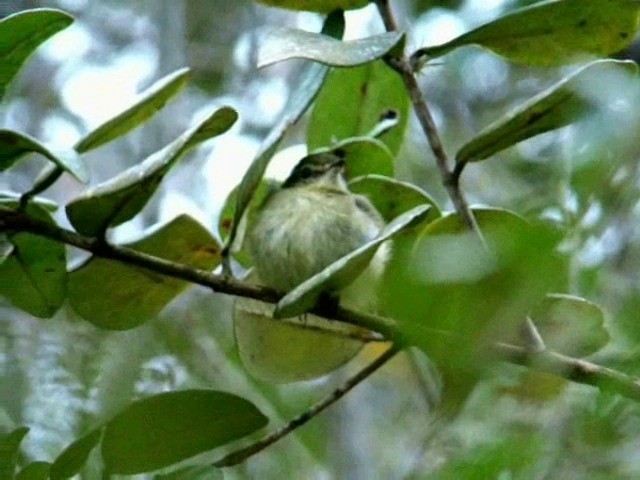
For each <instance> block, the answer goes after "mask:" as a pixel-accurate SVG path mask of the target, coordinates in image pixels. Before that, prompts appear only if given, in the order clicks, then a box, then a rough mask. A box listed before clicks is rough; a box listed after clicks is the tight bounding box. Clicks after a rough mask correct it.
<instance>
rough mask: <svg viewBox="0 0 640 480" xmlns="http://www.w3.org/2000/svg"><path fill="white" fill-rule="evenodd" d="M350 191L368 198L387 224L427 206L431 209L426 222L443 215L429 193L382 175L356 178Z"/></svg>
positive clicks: (350, 183) (352, 181) (350, 185)
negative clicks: (411, 211)
mask: <svg viewBox="0 0 640 480" xmlns="http://www.w3.org/2000/svg"><path fill="white" fill-rule="evenodd" d="M349 190H351V191H352V192H353V193H358V194H360V195H364V196H365V197H367V198H368V199H369V200H370V201H371V203H373V205H374V207H376V210H378V212H380V215H382V217H383V218H384V219H385V220H386V221H387V222H390V221H391V220H393V219H394V218H396V217H397V216H399V215H402V214H403V213H404V212H406V211H408V210H410V209H412V208H413V207H417V206H418V205H425V204H426V205H429V206H430V207H431V209H430V210H429V215H428V217H427V219H426V220H429V221H431V220H435V219H436V218H438V217H440V216H441V215H442V213H441V212H440V208H439V207H438V205H436V203H435V201H434V200H433V198H431V197H430V196H429V194H428V193H426V192H425V191H424V190H421V189H420V188H418V187H416V186H415V185H413V184H412V183H407V182H401V181H400V180H396V179H394V178H389V177H383V176H380V175H367V176H364V177H358V178H354V179H353V180H351V181H350V182H349Z"/></svg>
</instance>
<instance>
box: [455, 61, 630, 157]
mask: <svg viewBox="0 0 640 480" xmlns="http://www.w3.org/2000/svg"><path fill="white" fill-rule="evenodd" d="M637 72H638V66H637V65H636V64H635V63H634V62H629V61H616V60H599V61H596V62H593V63H591V64H589V65H587V66H585V67H583V68H581V69H580V70H578V71H577V72H575V73H574V74H572V75H571V76H569V77H567V78H565V79H564V80H562V81H561V82H559V83H557V84H555V85H553V86H551V87H550V88H548V89H547V90H545V91H543V92H541V93H540V94H538V95H536V96H535V97H533V98H531V99H530V100H528V101H527V102H525V103H524V104H522V105H520V106H519V107H517V108H515V109H514V110H512V111H511V112H509V113H508V114H507V115H505V116H504V117H503V118H500V119H498V120H496V121H495V122H494V123H492V124H491V125H489V126H487V127H486V128H485V129H483V130H482V131H481V132H480V133H479V134H478V135H477V136H476V137H475V138H473V139H472V140H470V141H469V142H468V143H467V144H465V145H464V146H463V147H462V148H461V149H460V151H459V152H458V154H457V155H456V162H458V163H466V162H474V161H479V160H483V159H485V158H487V157H490V156H491V155H493V154H495V153H497V152H499V151H501V150H504V149H505V148H508V147H510V146H512V145H515V144H516V143H518V142H521V141H523V140H526V139H528V138H531V137H534V136H536V135H539V134H541V133H544V132H548V131H550V130H554V129H556V128H560V127H563V126H565V125H568V124H570V123H572V122H574V121H576V120H578V119H580V118H581V117H582V116H584V115H585V114H586V113H588V112H592V111H597V110H602V109H603V108H606V105H603V103H605V102H604V101H603V100H606V99H602V98H598V97H599V91H600V92H602V89H604V90H606V89H608V88H611V86H612V85H616V84H617V83H618V82H621V81H622V82H624V81H625V79H626V78H629V77H630V76H631V75H633V76H636V75H637Z"/></svg>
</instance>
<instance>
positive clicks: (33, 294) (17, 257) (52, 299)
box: [0, 203, 67, 318]
mask: <svg viewBox="0 0 640 480" xmlns="http://www.w3.org/2000/svg"><path fill="white" fill-rule="evenodd" d="M26 212H27V214H28V215H29V216H30V217H32V218H34V219H36V220H39V221H42V222H46V223H49V224H52V225H53V224H54V223H55V222H54V221H53V219H52V218H51V215H50V214H49V212H47V210H45V209H44V208H42V207H41V206H39V205H37V204H33V203H32V204H30V205H29V206H28V207H27V210H26ZM8 240H9V242H10V243H11V245H12V247H13V248H12V250H11V253H10V254H9V256H8V257H7V258H6V259H5V260H4V262H2V264H0V295H2V296H4V297H6V298H7V299H8V300H9V301H10V302H11V303H12V304H13V305H15V306H16V307H18V308H19V309H21V310H24V311H25V312H28V313H30V314H31V315H34V316H36V317H40V318H49V317H52V316H53V315H54V314H55V313H56V312H57V311H58V309H59V308H60V306H61V305H62V303H63V302H64V298H65V293H66V283H67V264H66V252H65V247H64V245H63V244H62V243H60V242H56V241H53V240H49V239H47V238H44V237H41V236H37V235H33V234H31V233H25V232H20V233H12V234H10V235H8Z"/></svg>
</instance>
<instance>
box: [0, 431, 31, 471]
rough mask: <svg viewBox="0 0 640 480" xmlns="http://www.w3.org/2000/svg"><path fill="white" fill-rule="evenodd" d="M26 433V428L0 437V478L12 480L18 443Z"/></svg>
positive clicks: (18, 447) (16, 459) (18, 449)
mask: <svg viewBox="0 0 640 480" xmlns="http://www.w3.org/2000/svg"><path fill="white" fill-rule="evenodd" d="M28 432H29V429H28V428H26V427H20V428H17V429H15V430H14V431H12V432H9V433H7V434H5V435H0V478H7V479H12V478H13V476H14V475H15V471H16V463H17V461H18V452H19V451H20V443H22V439H23V438H24V437H25V435H26V434H27V433H28Z"/></svg>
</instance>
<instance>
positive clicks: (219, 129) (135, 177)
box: [66, 107, 238, 236]
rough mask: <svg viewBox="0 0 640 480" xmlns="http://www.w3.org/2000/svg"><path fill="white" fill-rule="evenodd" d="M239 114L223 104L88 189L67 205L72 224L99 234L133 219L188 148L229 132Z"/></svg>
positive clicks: (86, 232) (87, 233)
mask: <svg viewBox="0 0 640 480" xmlns="http://www.w3.org/2000/svg"><path fill="white" fill-rule="evenodd" d="M237 118H238V114H237V113H236V111H235V110H234V109H232V108H230V107H222V108H220V109H218V110H216V111H215V112H213V113H212V114H210V115H209V116H208V117H207V118H206V119H205V120H203V121H201V122H200V123H199V124H197V125H195V126H194V127H192V128H190V129H189V130H187V131H186V132H185V133H183V134H182V135H181V136H180V137H178V138H177V139H176V140H174V141H173V142H172V143H170V144H169V145H167V146H166V147H165V148H163V149H162V150H160V151H158V152H156V153H154V154H153V155H151V156H150V157H149V158H147V159H146V160H145V161H143V162H142V163H141V164H139V165H136V166H135V167H132V168H129V169H128V170H126V171H124V172H122V173H121V174H119V175H117V176H115V177H114V178H112V179H111V180H108V181H107V182H105V183H102V184H100V185H97V186H96V187H93V188H91V189H89V190H87V191H86V192H85V193H83V194H82V195H80V196H79V197H77V198H76V199H74V200H73V201H72V202H71V203H69V204H68V205H67V206H66V211H67V216H68V217H69V220H70V221H71V224H72V225H73V226H74V227H75V229H76V230H77V231H78V232H80V233H83V234H85V235H91V236H98V235H102V234H103V233H104V231H105V230H106V229H107V228H109V227H115V226H117V225H120V224H122V223H124V222H126V221H127V220H130V219H131V218H133V217H134V216H135V215H136V214H137V213H138V212H140V210H142V208H143V207H144V206H145V205H146V203H147V201H148V200H149V199H150V198H151V196H152V195H153V193H154V192H155V191H156V189H157V188H158V185H160V182H161V181H162V179H163V178H164V176H165V175H166V174H167V173H168V172H169V170H170V169H171V168H172V167H173V166H174V165H176V164H177V162H178V160H180V158H181V157H182V156H183V155H184V154H185V153H186V152H188V151H189V150H190V149H191V148H193V147H195V146H196V145H198V144H199V143H201V142H203V141H205V140H208V139H209V138H212V137H215V136H217V135H220V134H222V133H224V132H226V131H227V130H228V129H229V128H231V126H232V125H233V124H234V123H235V121H236V120H237Z"/></svg>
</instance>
